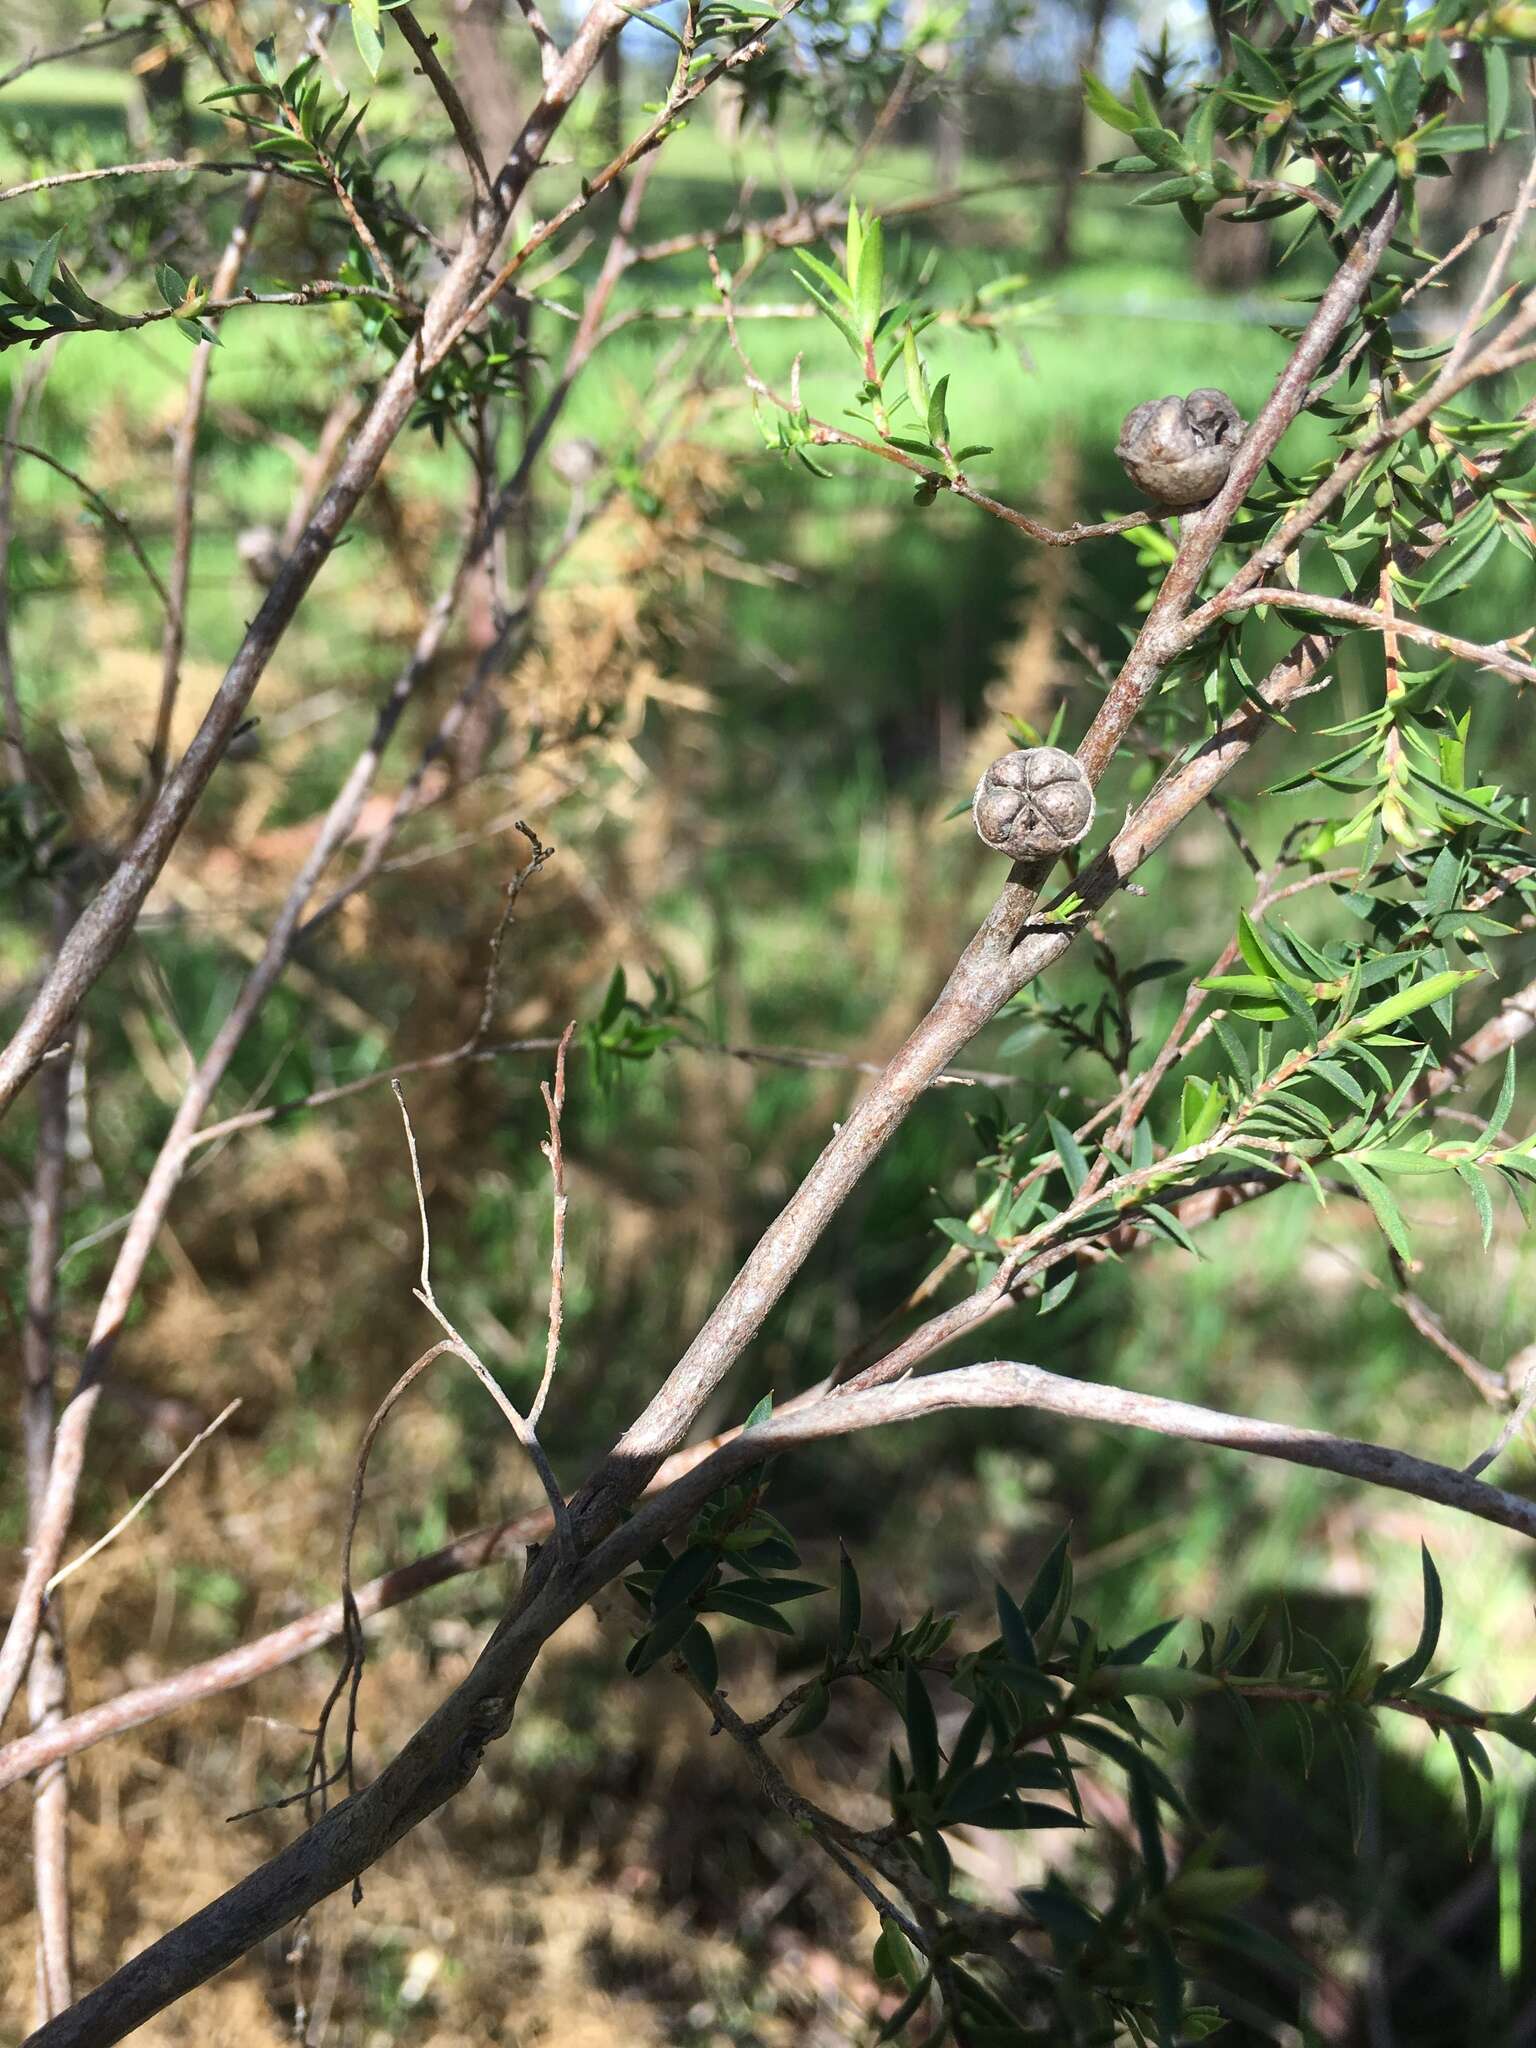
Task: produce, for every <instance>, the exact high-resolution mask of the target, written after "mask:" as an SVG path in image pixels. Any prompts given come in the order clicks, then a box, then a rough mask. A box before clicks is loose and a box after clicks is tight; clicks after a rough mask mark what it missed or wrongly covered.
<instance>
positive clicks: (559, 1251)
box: [528, 1020, 576, 1429]
mask: <svg viewBox="0 0 1536 2048" xmlns="http://www.w3.org/2000/svg"><path fill="white" fill-rule="evenodd" d="M575 1029H576V1025H575V1022H574V1020H573V1021H572V1022H571V1023H569V1024H567V1025H566V1027H565V1029H564V1031H563V1032H562V1033H561V1034H560V1044H559V1047H558V1048H557V1050H556V1052H555V1085H554V1087H553V1089H551V1087H550V1085H549V1083H548V1082H547V1081H541V1082H540V1083H539V1093H540V1094H541V1095H542V1096H543V1097H544V1108H545V1111H546V1113H547V1114H548V1117H549V1136H548V1138H547V1139H546V1140H545V1142H544V1143H543V1144H542V1145H541V1146H540V1147H539V1150H540V1151H541V1152H542V1153H543V1154H544V1157H545V1158H546V1159H547V1160H548V1161H549V1185H550V1196H551V1209H552V1214H553V1217H554V1241H553V1243H552V1245H551V1247H550V1254H549V1337H548V1340H547V1342H546V1344H545V1347H544V1376H543V1378H542V1379H541V1380H540V1381H539V1391H538V1392H537V1394H535V1395H534V1397H533V1406H532V1407H531V1408H530V1409H529V1411H528V1427H529V1428H530V1429H537V1428H538V1426H539V1417H540V1416H541V1415H542V1414H543V1413H544V1402H545V1400H546V1398H547V1397H548V1394H549V1388H550V1382H551V1381H552V1380H553V1379H554V1376H555V1364H556V1361H557V1360H558V1358H559V1356H560V1329H561V1325H562V1324H563V1322H564V1321H565V1211H566V1201H567V1198H566V1192H565V1146H564V1143H563V1142H562V1139H561V1135H560V1118H561V1116H562V1114H563V1112H564V1110H565V1055H566V1049H567V1048H568V1047H569V1045H570V1042H571V1034H572V1033H573V1032H574V1031H575Z"/></svg>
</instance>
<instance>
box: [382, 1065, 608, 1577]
mask: <svg viewBox="0 0 1536 2048" xmlns="http://www.w3.org/2000/svg"><path fill="white" fill-rule="evenodd" d="M562 1045H563V1041H562ZM391 1086H392V1088H393V1092H394V1097H395V1100H396V1102H398V1103H399V1105H400V1116H401V1119H402V1121H403V1122H404V1124H405V1141H406V1144H407V1146H408V1147H409V1148H410V1154H411V1179H412V1181H413V1182H414V1183H415V1187H416V1211H417V1215H418V1216H419V1218H420V1221H421V1276H420V1279H419V1281H418V1283H417V1285H416V1287H415V1289H414V1290H413V1292H414V1293H415V1296H416V1299H417V1300H418V1301H419V1302H420V1303H421V1305H422V1307H423V1308H424V1309H425V1310H426V1311H427V1313H428V1315H430V1316H431V1318H432V1320H433V1321H434V1322H435V1323H436V1324H437V1325H438V1327H439V1328H440V1329H441V1330H442V1331H443V1333H444V1335H445V1336H446V1337H447V1338H448V1340H449V1347H450V1349H452V1350H453V1351H454V1352H455V1353H456V1354H457V1355H458V1357H460V1358H462V1359H463V1361H464V1363H465V1364H466V1365H467V1366H468V1367H469V1369H470V1371H471V1372H472V1373H473V1374H474V1375H475V1378H476V1379H477V1380H479V1382H480V1384H481V1385H482V1386H483V1387H484V1388H485V1390H486V1392H487V1393H488V1394H489V1395H490V1397H491V1399H492V1400H493V1401H494V1402H495V1403H496V1406H497V1407H498V1408H499V1409H500V1410H501V1412H502V1414H503V1415H504V1416H505V1417H506V1420H507V1421H508V1423H510V1425H511V1427H512V1434H513V1435H514V1436H515V1437H516V1438H517V1440H518V1442H519V1443H520V1444H521V1445H522V1447H523V1449H524V1450H525V1451H526V1452H527V1454H528V1460H529V1462H530V1464H531V1465H532V1466H533V1469H534V1471H535V1472H537V1474H538V1475H539V1484H540V1485H541V1486H542V1487H543V1489H544V1494H545V1498H546V1499H547V1500H548V1502H549V1509H550V1513H551V1514H552V1515H553V1516H554V1520H555V1535H556V1538H557V1539H558V1542H559V1545H560V1548H561V1550H562V1552H564V1553H565V1554H567V1555H570V1556H574V1554H575V1538H574V1535H573V1533H572V1529H571V1520H570V1514H569V1511H568V1510H567V1508H566V1504H565V1495H564V1494H563V1493H562V1492H561V1490H560V1486H559V1482H558V1481H557V1480H556V1478H555V1475H554V1473H553V1472H552V1471H551V1470H550V1466H549V1460H548V1459H547V1458H546V1457H545V1455H544V1447H543V1445H542V1444H541V1443H540V1442H539V1438H538V1432H537V1430H536V1429H535V1428H534V1425H533V1422H532V1420H531V1419H530V1418H529V1417H528V1416H525V1415H524V1414H523V1412H522V1410H521V1409H520V1408H518V1406H517V1405H516V1403H515V1402H513V1401H512V1400H510V1399H509V1398H508V1396H507V1394H506V1392H505V1391H504V1390H503V1388H502V1386H501V1383H500V1381H499V1380H497V1378H496V1376H495V1375H494V1373H492V1372H491V1370H490V1368H489V1367H488V1366H487V1365H486V1364H485V1362H484V1360H483V1359H482V1358H481V1357H480V1355H479V1353H478V1352H477V1351H476V1350H475V1349H474V1348H473V1346H472V1345H470V1344H469V1343H468V1342H467V1341H466V1339H465V1338H464V1337H462V1336H461V1335H460V1334H459V1332H458V1331H457V1330H456V1329H455V1328H454V1326H453V1324H452V1322H450V1320H449V1318H448V1316H447V1314H446V1312H445V1311H444V1309H443V1306H442V1304H441V1303H440V1302H439V1300H438V1298H437V1296H436V1294H435V1293H434V1292H433V1290H432V1230H431V1225H430V1224H429V1223H428V1221H427V1197H426V1191H425V1189H424V1188H423V1187H422V1184H421V1161H420V1160H419V1159H418V1157H417V1154H416V1133H415V1131H414V1130H412V1128H411V1117H410V1111H409V1110H408V1109H407V1108H406V1106H405V1095H404V1092H403V1091H402V1089H401V1086H400V1083H399V1082H398V1081H395V1082H393V1083H392V1084H391ZM542 1391H543V1389H542V1388H541V1392H542Z"/></svg>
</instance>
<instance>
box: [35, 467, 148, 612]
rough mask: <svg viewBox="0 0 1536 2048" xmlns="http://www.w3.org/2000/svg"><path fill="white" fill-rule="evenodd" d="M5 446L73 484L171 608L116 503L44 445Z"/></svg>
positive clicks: (139, 543) (126, 519)
mask: <svg viewBox="0 0 1536 2048" xmlns="http://www.w3.org/2000/svg"><path fill="white" fill-rule="evenodd" d="M4 445H5V446H6V447H7V448H9V449H12V450H14V451H15V453H16V454H17V455H30V456H31V458H32V460H33V461H34V462H41V463H43V464H44V465H45V466H46V467H47V468H48V469H51V470H55V471H56V472H57V473H58V475H60V476H61V477H63V478H64V480H65V481H66V483H71V484H73V485H74V487H75V489H76V490H77V491H78V492H79V493H80V495H81V497H82V498H84V499H85V501H86V503H87V504H88V505H89V506H90V507H91V510H92V511H93V512H95V513H96V514H97V515H98V516H99V517H100V518H102V519H104V520H105V521H106V522H107V524H108V525H109V526H110V527H112V528H114V529H115V531H116V532H118V533H120V534H121V535H122V537H123V539H124V541H125V542H126V543H127V545H128V550H129V552H130V554H131V555H132V556H133V559H134V560H135V561H136V562H137V563H138V565H139V567H140V568H141V569H142V570H143V571H144V580H145V582H146V583H148V585H149V587H150V589H151V590H152V591H153V592H154V593H155V595H156V597H158V598H159V600H160V603H161V605H162V607H163V608H164V609H165V610H166V611H169V610H170V609H171V597H170V592H169V591H168V590H167V589H166V587H165V585H164V583H162V582H161V580H160V575H159V572H158V570H157V569H156V568H155V565H154V563H153V562H152V561H151V560H150V559H149V556H148V555H147V554H146V553H145V552H144V543H143V542H142V541H141V540H140V539H139V536H138V535H137V534H136V533H135V532H134V530H133V522H132V521H131V520H130V519H128V518H126V517H125V515H124V514H123V513H121V512H119V511H118V510H117V509H116V507H115V506H113V505H109V504H108V503H107V501H106V499H105V498H104V497H103V496H102V495H101V493H100V491H98V490H97V489H96V486H95V485H94V484H90V483H87V482H86V480H85V478H84V477H83V476H81V475H80V473H79V471H78V470H74V469H71V468H70V467H69V465H68V463H65V462H60V460H59V458H58V457H57V456H56V455H50V454H49V453H48V450H47V449H46V448H35V447H34V446H33V445H32V443H31V442H30V441H14V440H7V441H6V442H5V444H4Z"/></svg>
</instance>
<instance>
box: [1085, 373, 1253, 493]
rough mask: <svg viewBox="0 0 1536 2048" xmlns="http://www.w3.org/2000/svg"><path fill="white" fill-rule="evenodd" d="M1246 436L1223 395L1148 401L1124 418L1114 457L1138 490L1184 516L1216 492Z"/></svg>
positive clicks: (1238, 416) (1244, 425)
mask: <svg viewBox="0 0 1536 2048" xmlns="http://www.w3.org/2000/svg"><path fill="white" fill-rule="evenodd" d="M1247 430H1248V423H1247V421H1246V420H1244V419H1243V418H1242V416H1241V414H1240V413H1239V412H1238V410H1237V407H1236V406H1235V405H1234V404H1233V403H1232V401H1231V399H1230V398H1228V396H1227V394H1226V393H1225V391H1191V393H1190V394H1189V396H1188V398H1149V399H1148V400H1147V402H1146V404H1145V405H1138V406H1137V407H1135V409H1134V410H1133V411H1131V412H1128V413H1127V414H1126V416H1125V424H1124V426H1122V427H1121V429H1120V439H1119V441H1118V442H1117V443H1116V446H1115V453H1116V454H1117V455H1118V456H1119V458H1120V461H1121V464H1122V466H1123V467H1124V470H1125V473H1126V475H1127V476H1128V477H1129V478H1130V480H1131V482H1132V483H1133V484H1134V485H1135V486H1136V488H1137V490H1139V491H1145V492H1146V494H1147V496H1148V497H1149V498H1155V499H1156V500H1157V502H1158V504H1159V505H1163V506H1166V507H1167V509H1168V510H1169V511H1170V512H1187V511H1189V510H1190V509H1191V508H1192V507H1193V506H1195V505H1203V504H1205V503H1206V501H1207V499H1210V498H1214V497H1215V495H1216V493H1217V492H1218V491H1219V490H1220V489H1221V487H1222V485H1223V484H1224V483H1225V482H1226V480H1227V471H1228V470H1229V469H1230V468H1231V467H1232V458H1233V456H1234V455H1235V454H1236V453H1237V451H1238V449H1239V447H1240V446H1241V445H1242V439H1243V435H1244V434H1245V433H1246V432H1247Z"/></svg>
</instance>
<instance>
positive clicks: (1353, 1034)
mask: <svg viewBox="0 0 1536 2048" xmlns="http://www.w3.org/2000/svg"><path fill="white" fill-rule="evenodd" d="M1480 972H1481V969H1480V968H1476V967H1468V968H1460V969H1458V968H1454V967H1448V968H1446V969H1445V971H1444V972H1443V973H1440V974H1431V975H1427V976H1426V977H1425V979H1424V980H1423V981H1420V982H1415V983H1414V984H1413V985H1412V986H1411V987H1409V988H1402V989H1399V990H1398V992H1397V994H1396V995H1395V996H1388V997H1387V999H1386V1001H1385V1002H1384V1003H1377V1005H1376V1006H1375V1008H1374V1009H1371V1010H1366V1011H1365V1012H1364V1013H1363V1014H1362V1015H1361V1016H1358V1017H1352V1018H1351V1019H1350V1021H1349V1022H1348V1023H1347V1024H1346V1025H1344V1026H1343V1027H1342V1028H1341V1030H1340V1031H1339V1032H1338V1034H1337V1035H1338V1036H1339V1037H1340V1038H1368V1037H1370V1036H1372V1035H1373V1034H1374V1033H1375V1032H1378V1031H1385V1030H1386V1029H1387V1028H1388V1026H1389V1025H1392V1024H1400V1023H1401V1022H1402V1020H1403V1019H1404V1018H1405V1017H1411V1016H1413V1015H1414V1014H1415V1012H1416V1011H1419V1010H1423V1009H1427V1008H1428V1006H1429V1005H1430V1004H1431V1003H1438V1002H1439V1001H1440V1000H1441V999H1442V997H1445V996H1448V995H1450V994H1452V993H1453V992H1454V991H1455V990H1456V989H1459V988H1464V987H1465V986H1466V984H1467V983H1468V982H1469V981H1476V979H1477V977H1478V975H1479V973H1480Z"/></svg>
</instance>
